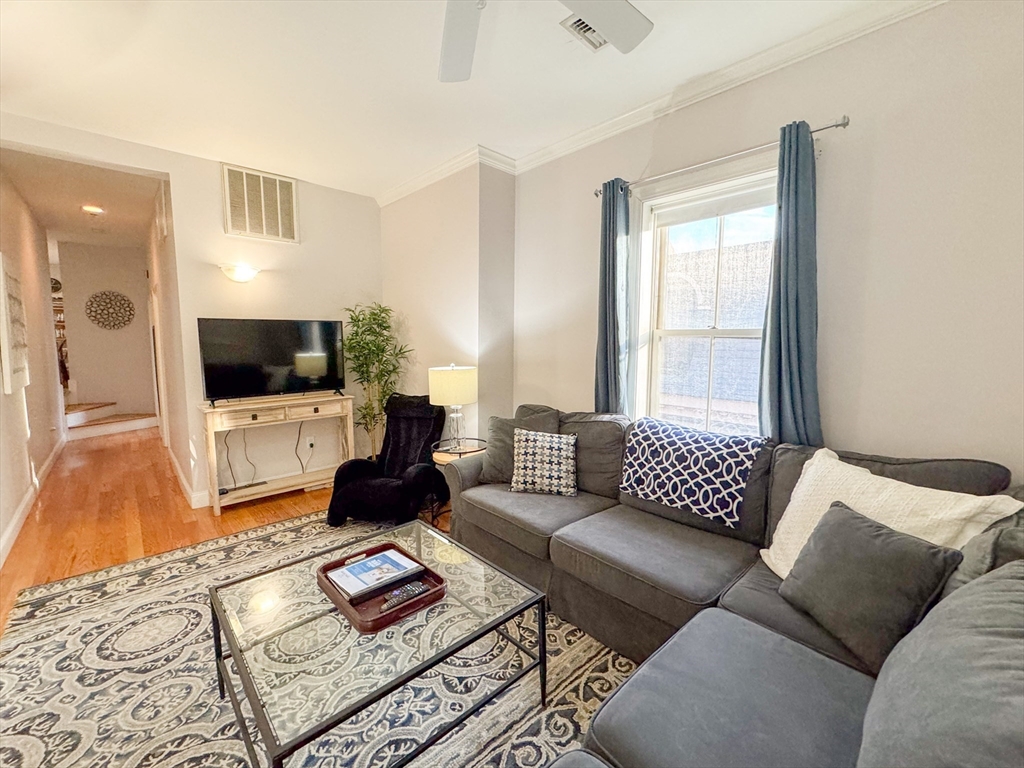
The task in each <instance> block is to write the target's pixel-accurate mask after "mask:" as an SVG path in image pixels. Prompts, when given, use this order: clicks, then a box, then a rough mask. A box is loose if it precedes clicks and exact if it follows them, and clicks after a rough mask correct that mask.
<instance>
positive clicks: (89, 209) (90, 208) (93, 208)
mask: <svg viewBox="0 0 1024 768" xmlns="http://www.w3.org/2000/svg"><path fill="white" fill-rule="evenodd" d="M82 210H83V211H85V212H86V213H88V214H91V215H93V216H99V215H100V214H101V213H106V211H104V210H103V209H102V208H100V207H99V206H98V205H83V206H82Z"/></svg>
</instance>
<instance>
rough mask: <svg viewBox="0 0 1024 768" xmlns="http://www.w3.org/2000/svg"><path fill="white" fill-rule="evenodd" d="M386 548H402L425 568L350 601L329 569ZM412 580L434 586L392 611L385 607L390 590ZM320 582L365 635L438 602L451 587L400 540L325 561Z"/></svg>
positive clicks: (325, 591) (334, 601) (399, 549)
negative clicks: (382, 606) (370, 594)
mask: <svg viewBox="0 0 1024 768" xmlns="http://www.w3.org/2000/svg"><path fill="white" fill-rule="evenodd" d="M386 550H395V551H396V552H400V553H401V554H403V555H405V556H406V557H408V558H409V559H410V560H412V561H413V562H415V563H417V564H419V565H422V566H423V570H422V571H420V572H419V573H416V574H413V575H412V576H409V577H407V578H406V579H404V580H402V581H396V582H392V583H391V584H388V585H387V586H386V587H382V588H381V589H382V591H381V592H380V593H378V594H376V595H372V596H371V597H367V598H362V599H357V602H355V603H352V602H350V601H349V599H348V598H347V597H345V595H344V594H342V592H341V590H340V589H338V587H336V586H335V584H334V582H333V581H331V580H330V579H329V578H328V577H327V572H328V571H333V570H334V569H335V568H340V567H341V566H343V565H348V564H349V563H351V562H352V561H354V560H361V559H363V558H364V557H370V556H371V555H376V554H378V553H380V552H384V551H386ZM410 581H422V582H423V583H424V584H426V585H427V586H428V587H430V589H429V590H428V591H426V592H424V593H423V594H422V595H417V596H416V597H414V598H413V599H412V600H409V601H407V602H404V603H402V604H401V605H396V606H395V607H394V608H392V609H391V610H389V611H381V609H380V607H381V605H383V604H384V602H385V601H386V600H387V598H388V593H389V592H391V591H392V590H393V589H397V588H398V587H400V586H401V585H403V584H406V583H408V582H410ZM316 583H317V584H319V585H320V589H322V590H323V591H324V593H325V594H326V595H327V596H328V597H329V598H330V599H331V602H332V603H334V604H335V606H337V608H338V610H339V611H341V612H342V614H344V615H345V617H346V618H347V619H348V620H349V621H351V622H352V625H353V626H354V627H355V628H356V629H358V630H359V631H360V632H361V633H362V634H364V635H366V634H371V633H373V632H379V631H380V630H382V629H384V628H385V627H389V626H391V625H392V624H394V623H395V622H396V621H400V620H402V619H404V618H405V617H406V616H408V615H410V614H413V613H416V611H418V610H421V609H422V608H426V607H427V606H428V605H430V604H431V603H436V602H437V601H438V600H440V599H441V598H442V597H444V595H445V592H446V590H447V587H446V585H445V581H444V579H443V578H442V577H441V576H439V575H438V574H437V573H435V572H434V571H432V570H431V569H430V568H428V567H427V565H426V564H425V563H424V562H423V561H422V560H419V559H418V558H415V557H413V556H412V555H410V554H409V553H408V552H406V551H405V550H404V549H402V548H401V547H400V546H398V545H397V544H391V543H387V544H377V545H376V546H373V547H369V548H367V549H363V550H360V551H359V552H353V553H352V554H350V555H346V556H345V557H342V558H339V559H338V560H332V561H331V562H329V563H324V564H323V565H321V566H320V567H319V568H317V569H316Z"/></svg>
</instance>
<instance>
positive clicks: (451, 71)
mask: <svg viewBox="0 0 1024 768" xmlns="http://www.w3.org/2000/svg"><path fill="white" fill-rule="evenodd" d="M481 10H482V4H481V3H478V2H477V0H448V4H447V6H445V9H444V36H443V37H442V38H441V66H440V67H438V70H437V79H438V80H440V81H441V82H442V83H461V82H462V81H464V80H469V76H470V74H471V73H472V71H473V54H474V53H475V52H476V33H477V31H478V30H479V29H480V11H481Z"/></svg>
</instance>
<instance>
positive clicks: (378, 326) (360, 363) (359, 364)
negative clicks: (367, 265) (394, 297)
mask: <svg viewBox="0 0 1024 768" xmlns="http://www.w3.org/2000/svg"><path fill="white" fill-rule="evenodd" d="M345 311H346V312H348V330H347V331H346V332H345V360H346V362H347V363H348V368H349V370H350V371H352V375H353V376H354V377H355V380H356V381H357V382H358V383H359V384H360V385H361V386H362V388H363V395H364V397H363V404H362V405H360V406H359V407H358V408H357V409H356V417H357V418H356V425H357V426H359V427H362V428H363V429H364V430H365V431H366V435H367V437H369V438H370V452H371V458H372V459H373V460H374V461H376V459H377V446H378V445H379V443H378V439H379V438H383V435H384V406H385V404H386V403H387V401H388V398H389V397H391V395H393V394H394V393H395V390H396V389H397V388H398V381H399V379H400V378H401V375H402V367H403V365H404V364H405V361H406V359H408V357H409V354H410V353H411V352H412V350H411V349H409V347H407V346H405V345H403V344H399V343H398V337H397V336H396V335H395V329H394V325H393V322H392V317H393V315H394V312H393V310H392V309H391V307H385V306H384V305H383V304H379V303H377V302H374V303H373V304H370V305H369V306H365V305H362V304H357V305H356V306H354V307H350V308H348V309H346V310H345Z"/></svg>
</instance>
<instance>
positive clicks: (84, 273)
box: [58, 242, 156, 413]
mask: <svg viewBox="0 0 1024 768" xmlns="http://www.w3.org/2000/svg"><path fill="white" fill-rule="evenodd" d="M58 250H59V252H60V266H61V278H62V282H63V283H64V324H65V331H66V333H67V339H68V370H69V372H70V373H71V378H72V379H73V380H74V381H75V384H76V388H75V391H76V392H77V395H78V402H80V403H117V406H116V410H117V413H155V412H156V398H155V396H154V392H153V352H152V342H151V341H150V330H149V311H148V306H149V281H148V279H147V276H146V270H147V267H148V264H147V258H146V256H147V254H146V251H145V249H143V248H114V247H110V246H105V245H86V244H84V243H69V242H61V243H59V244H58ZM99 291H117V292H118V293H121V294H123V295H125V296H127V297H128V298H129V299H130V300H131V302H132V304H133V305H134V306H135V318H134V319H133V320H132V322H131V323H129V324H128V325H126V326H125V327H124V328H118V329H116V330H108V329H106V328H101V327H100V326H98V325H96V323H94V322H92V321H91V320H90V319H89V318H88V317H87V316H86V314H85V305H86V302H87V301H88V300H89V298H90V297H91V296H92V295H93V294H95V293H97V292H99Z"/></svg>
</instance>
